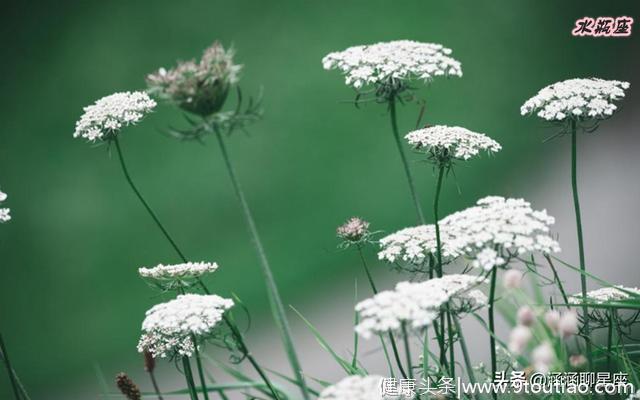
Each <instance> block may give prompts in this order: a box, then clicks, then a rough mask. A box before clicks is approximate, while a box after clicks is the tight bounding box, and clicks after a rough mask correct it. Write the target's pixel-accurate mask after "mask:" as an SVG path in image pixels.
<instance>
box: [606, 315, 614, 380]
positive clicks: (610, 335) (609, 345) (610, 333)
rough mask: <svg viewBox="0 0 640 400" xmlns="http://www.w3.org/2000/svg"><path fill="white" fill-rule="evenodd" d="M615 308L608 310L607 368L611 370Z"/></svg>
mask: <svg viewBox="0 0 640 400" xmlns="http://www.w3.org/2000/svg"><path fill="white" fill-rule="evenodd" d="M614 313H615V309H613V308H612V309H611V310H609V311H608V312H607V314H608V315H607V317H608V318H607V319H608V320H609V326H608V327H607V370H608V371H611V348H612V346H613V319H614Z"/></svg>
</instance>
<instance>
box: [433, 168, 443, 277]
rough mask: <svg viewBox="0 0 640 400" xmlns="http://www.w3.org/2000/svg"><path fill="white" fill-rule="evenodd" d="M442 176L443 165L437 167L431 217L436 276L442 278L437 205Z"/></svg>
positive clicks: (438, 203)
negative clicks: (434, 239)
mask: <svg viewBox="0 0 640 400" xmlns="http://www.w3.org/2000/svg"><path fill="white" fill-rule="evenodd" d="M443 177H444V167H443V166H439V167H438V181H437V183H436V194H435V197H434V199H433V218H434V224H435V228H436V246H437V257H438V264H437V265H436V271H437V273H438V277H439V278H442V240H441V238H440V217H439V215H438V212H439V210H438V206H439V205H440V192H441V191H442V179H443Z"/></svg>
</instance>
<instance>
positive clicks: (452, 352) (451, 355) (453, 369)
mask: <svg viewBox="0 0 640 400" xmlns="http://www.w3.org/2000/svg"><path fill="white" fill-rule="evenodd" d="M447 326H448V332H449V363H450V364H449V366H450V367H451V374H450V376H451V377H452V378H455V377H456V358H455V348H454V347H453V322H452V321H451V311H450V310H449V304H447Z"/></svg>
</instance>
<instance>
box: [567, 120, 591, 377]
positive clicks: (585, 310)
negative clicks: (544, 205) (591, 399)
mask: <svg viewBox="0 0 640 400" xmlns="http://www.w3.org/2000/svg"><path fill="white" fill-rule="evenodd" d="M577 141H578V133H577V129H576V121H575V120H571V187H572V189H573V208H574V210H575V213H576V230H577V234H578V252H579V256H580V271H581V272H582V273H581V274H580V288H581V291H582V314H583V318H584V337H585V343H586V347H587V349H586V352H587V359H588V360H589V370H590V371H592V370H593V355H592V349H591V338H590V336H589V335H590V334H591V329H590V326H589V307H588V306H587V275H586V265H585V261H584V240H583V238H582V217H581V215H580V198H579V196H578V146H577Z"/></svg>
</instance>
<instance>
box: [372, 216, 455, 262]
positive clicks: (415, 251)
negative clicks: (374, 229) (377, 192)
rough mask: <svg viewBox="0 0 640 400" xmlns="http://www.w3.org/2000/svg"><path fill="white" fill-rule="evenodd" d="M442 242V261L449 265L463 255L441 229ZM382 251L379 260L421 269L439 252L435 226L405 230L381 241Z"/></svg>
mask: <svg viewBox="0 0 640 400" xmlns="http://www.w3.org/2000/svg"><path fill="white" fill-rule="evenodd" d="M440 238H441V240H442V261H443V263H447V262H449V261H451V260H453V259H454V258H456V257H458V256H460V255H461V254H462V249H461V248H460V247H458V246H457V243H456V242H455V241H454V240H453V238H452V237H451V236H450V235H449V232H448V231H446V230H444V229H442V227H440ZM380 248H381V251H380V252H378V258H379V259H380V260H384V261H387V262H390V263H407V264H410V265H413V266H415V267H418V268H419V267H421V266H422V265H423V264H424V263H425V262H426V260H427V259H428V256H429V255H430V254H433V255H435V254H436V252H437V243H436V228H435V225H420V226H416V227H411V228H405V229H402V230H399V231H398V232H395V233H392V234H391V235H388V236H385V237H383V238H382V239H380Z"/></svg>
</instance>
